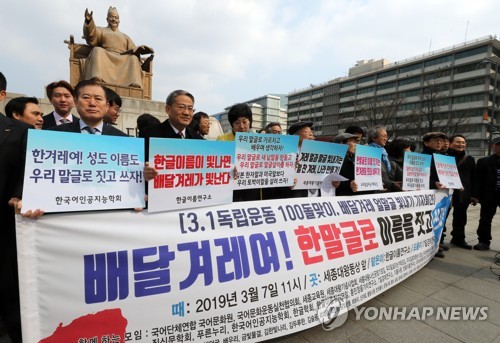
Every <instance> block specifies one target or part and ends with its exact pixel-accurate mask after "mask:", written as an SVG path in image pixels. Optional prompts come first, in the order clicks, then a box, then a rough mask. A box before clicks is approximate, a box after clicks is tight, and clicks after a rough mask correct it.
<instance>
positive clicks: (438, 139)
mask: <svg viewBox="0 0 500 343" xmlns="http://www.w3.org/2000/svg"><path fill="white" fill-rule="evenodd" d="M447 138H448V137H446V135H445V134H444V133H443V132H428V133H426V134H425V135H424V136H423V137H422V142H423V145H424V147H423V148H422V152H421V153H422V154H426V155H431V156H433V154H440V153H441V150H442V149H443V144H444V140H445V139H447ZM429 188H430V189H443V188H444V186H443V185H442V184H441V183H440V182H439V177H438V174H437V171H436V164H435V161H434V157H432V159H431V175H430V177H429ZM444 237H445V234H444V230H443V233H442V234H441V244H439V250H438V252H437V253H436V257H439V258H443V257H444V254H443V251H446V250H448V247H446V246H445V245H444V244H443V241H444Z"/></svg>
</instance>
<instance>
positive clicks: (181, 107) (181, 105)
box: [174, 104, 194, 112]
mask: <svg viewBox="0 0 500 343" xmlns="http://www.w3.org/2000/svg"><path fill="white" fill-rule="evenodd" d="M174 107H175V108H177V109H178V110H179V111H182V112H184V111H185V110H188V112H194V107H193V106H186V105H183V104H176V105H174Z"/></svg>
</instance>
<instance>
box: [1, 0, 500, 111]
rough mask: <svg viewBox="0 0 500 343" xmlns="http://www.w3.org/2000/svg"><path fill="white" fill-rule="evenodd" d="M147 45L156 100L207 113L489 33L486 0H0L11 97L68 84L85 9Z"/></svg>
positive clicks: (490, 7)
mask: <svg viewBox="0 0 500 343" xmlns="http://www.w3.org/2000/svg"><path fill="white" fill-rule="evenodd" d="M110 5H113V6H116V7H117V9H118V11H119V14H120V20H121V23H120V30H121V31H122V32H124V33H126V34H128V35H129V36H130V37H131V38H132V39H133V40H134V42H135V43H136V44H137V45H140V44H145V45H148V46H150V47H152V48H153V49H154V50H155V59H154V64H153V73H154V76H153V100H158V101H164V100H165V98H166V96H167V95H168V93H170V92H171V91H172V90H174V89H185V90H188V91H190V92H192V93H193V95H194V96H195V98H196V109H197V110H203V111H205V112H208V113H210V114H213V113H216V112H220V111H222V110H223V109H224V107H226V106H229V105H231V104H233V103H236V102H240V101H246V100H250V99H253V98H256V97H259V96H262V95H265V94H270V93H273V94H288V93H290V92H292V91H294V90H297V89H302V88H305V87H308V86H309V84H317V83H322V82H326V81H328V80H331V79H334V78H337V77H341V76H346V75H347V72H348V69H349V68H350V67H352V66H353V65H354V64H355V63H356V61H357V60H362V59H380V58H386V59H388V60H389V61H390V62H396V61H400V60H403V59H406V58H409V57H413V56H417V55H421V54H424V53H427V52H429V51H435V50H440V49H443V48H447V47H451V46H453V45H457V44H463V43H464V41H465V40H467V41H470V40H474V39H476V38H480V37H484V36H488V35H496V34H497V33H500V26H499V25H498V2H497V1H494V0H469V1H456V0H442V1H440V0H418V1H410V0H408V1H405V0H365V1H357V0H353V1H348V0H344V1H341V0H308V1H306V0H259V1H252V0H147V1H133V0H129V1H123V0H122V1H120V0H115V1H113V2H106V1H102V0H99V1H98V0H85V1H84V0H52V1H44V0H16V1H2V5H1V10H0V32H1V37H2V38H1V44H0V47H1V48H0V71H2V72H3V73H4V74H5V76H6V77H7V82H8V91H10V92H16V93H24V94H27V95H30V96H36V97H43V96H44V89H43V87H44V86H45V85H46V84H47V83H49V82H52V81H55V80H59V79H67V80H69V62H68V56H69V51H68V49H67V46H66V44H64V43H63V41H64V40H65V39H68V38H69V35H70V34H72V35H74V36H75V40H76V42H78V43H82V42H84V41H83V39H82V38H81V36H82V26H83V19H84V12H85V8H87V7H88V8H89V10H92V11H94V19H95V20H96V23H97V25H98V26H106V25H107V23H106V14H107V9H108V7H109V6H110Z"/></svg>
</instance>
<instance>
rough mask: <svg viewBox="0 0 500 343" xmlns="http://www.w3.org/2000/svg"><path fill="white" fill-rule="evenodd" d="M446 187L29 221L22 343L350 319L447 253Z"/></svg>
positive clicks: (241, 331) (194, 334)
mask: <svg viewBox="0 0 500 343" xmlns="http://www.w3.org/2000/svg"><path fill="white" fill-rule="evenodd" d="M449 202H450V196H449V195H448V194H447V193H445V192H443V191H420V192H404V193H386V194H376V195H370V196H353V197H332V198H299V199H297V198H295V199H281V200H273V201H260V202H246V203H235V204H230V205H222V206H217V207H207V208H201V209H190V210H186V211H178V212H163V213H146V212H145V211H144V212H142V213H134V212H131V211H113V212H94V213H73V214H54V215H48V216H44V217H42V218H41V219H39V220H37V221H32V220H28V219H23V218H21V217H19V218H18V226H17V239H18V251H19V271H20V287H21V306H22V319H23V341H25V342H65V343H70V342H75V343H76V342H99V343H101V342H151V343H159V342H185V341H190V342H192V341H196V342H214V341H218V342H223V341H224V342H236V341H239V342H242V341H250V342H252V341H261V340H265V339H270V338H273V337H279V336H282V335H286V334H290V333H293V332H296V331H300V330H304V329H306V328H309V327H312V326H315V325H318V324H320V323H321V321H324V320H325V318H326V319H331V318H329V314H330V313H332V306H335V309H336V310H338V311H340V313H341V314H342V313H345V312H346V311H347V309H351V308H353V307H355V306H358V305H360V304H362V303H364V302H366V301H367V300H369V299H371V298H373V297H375V296H376V295H378V294H380V293H382V292H384V291H385V290H387V289H388V288H390V287H392V286H393V285H395V284H397V283H398V282H400V281H401V280H403V279H405V278H407V277H408V276H410V275H411V274H413V273H415V272H416V271H418V270H419V269H420V268H422V267H423V266H424V265H425V264H427V263H428V261H429V260H430V259H432V257H433V256H434V254H435V252H436V251H437V248H438V244H439V237H440V235H441V231H442V227H443V223H444V221H445V218H446V211H447V210H448V208H449Z"/></svg>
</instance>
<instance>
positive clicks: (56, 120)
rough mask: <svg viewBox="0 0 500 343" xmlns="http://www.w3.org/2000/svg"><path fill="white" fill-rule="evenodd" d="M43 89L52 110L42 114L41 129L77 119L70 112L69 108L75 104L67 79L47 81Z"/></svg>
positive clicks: (72, 91) (71, 88)
mask: <svg viewBox="0 0 500 343" xmlns="http://www.w3.org/2000/svg"><path fill="white" fill-rule="evenodd" d="M45 90H46V93H47V98H48V99H49V100H50V103H51V104H52V106H54V111H52V112H51V113H49V114H46V115H44V116H43V126H42V129H43V130H46V129H49V128H51V127H54V126H58V125H62V124H67V123H71V122H73V121H75V120H77V119H78V118H77V117H75V116H74V115H72V114H71V109H72V108H73V106H74V105H75V100H74V98H73V95H74V90H73V87H71V85H70V84H69V83H68V82H67V81H64V80H60V81H55V82H52V83H49V84H48V85H47V87H45Z"/></svg>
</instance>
